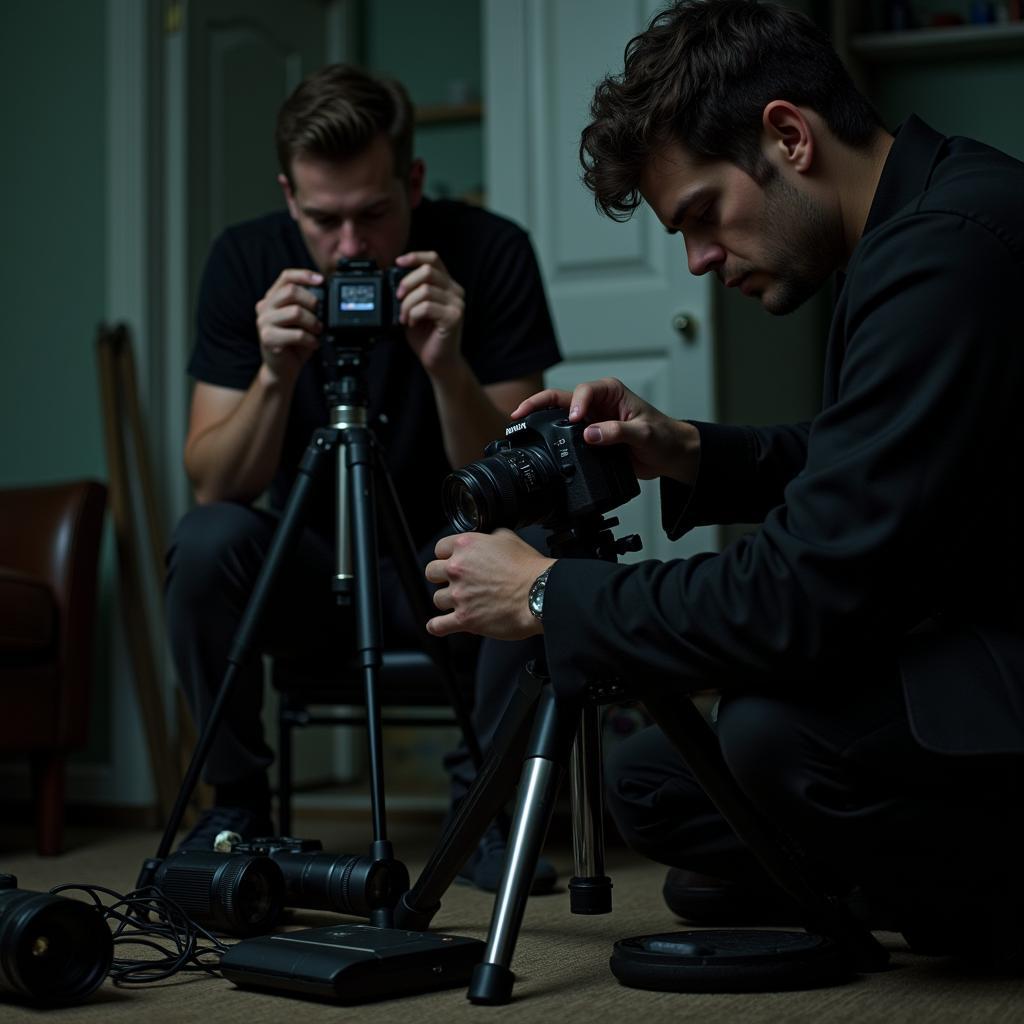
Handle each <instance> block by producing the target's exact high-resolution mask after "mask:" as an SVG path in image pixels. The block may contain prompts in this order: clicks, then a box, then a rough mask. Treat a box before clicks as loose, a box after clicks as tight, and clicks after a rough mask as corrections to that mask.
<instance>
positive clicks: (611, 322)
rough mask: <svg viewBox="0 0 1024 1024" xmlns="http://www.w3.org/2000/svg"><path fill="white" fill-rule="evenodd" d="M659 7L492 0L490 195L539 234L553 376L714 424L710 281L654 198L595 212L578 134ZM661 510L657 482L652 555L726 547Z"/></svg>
mask: <svg viewBox="0 0 1024 1024" xmlns="http://www.w3.org/2000/svg"><path fill="white" fill-rule="evenodd" d="M656 6H658V5H657V4H655V3H652V2H651V0H632V2H629V3H623V2H621V0H557V2H553V3H545V2H543V0H486V3H485V9H484V11H485V18H484V45H485V65H486V68H487V78H486V91H487V96H486V107H487V120H486V125H485V147H486V165H487V166H486V178H487V186H488V188H487V199H488V205H489V206H490V207H491V208H492V209H495V210H497V211H498V212H501V213H504V214H506V215H507V216H509V217H511V218H513V219H514V220H517V221H518V222H519V223H521V224H523V225H524V226H525V227H526V228H527V229H528V230H529V231H530V233H531V237H532V239H533V242H534V246H535V248H536V250H537V255H538V259H539V261H540V264H541V268H542V271H543V273H544V278H545V283H546V286H547V289H548V297H549V300H550V302H551V306H552V313H553V315H554V318H555V323H556V327H557V330H558V336H559V342H560V344H561V347H562V352H563V354H564V356H565V362H564V363H563V364H562V365H561V366H559V367H558V368H556V370H555V371H553V372H551V373H549V374H548V375H547V379H548V380H549V381H551V382H557V384H558V385H559V386H568V387H571V386H572V385H573V384H576V383H578V382H579V381H582V380H587V379H591V378H592V377H602V376H608V375H613V376H618V377H620V378H621V379H622V380H623V381H625V382H626V383H627V384H628V385H629V386H630V387H632V388H633V389H634V390H636V391H637V392H638V393H639V394H641V395H643V397H645V398H647V399H648V400H650V401H652V402H653V403H654V404H655V405H657V406H658V407H659V408H661V409H663V410H664V411H665V412H667V413H669V414H671V415H675V416H680V417H682V416H685V417H689V418H693V419H713V418H714V397H713V396H714V388H713V348H712V342H713V332H712V324H711V321H710V310H711V303H710V296H709V284H708V282H707V280H706V279H704V278H694V277H691V276H690V275H689V272H688V270H687V267H686V261H685V256H684V252H683V250H682V246H681V244H680V242H679V240H678V236H669V235H667V234H666V232H665V230H664V229H663V228H662V226H661V224H660V223H659V222H658V220H657V218H656V217H655V216H654V215H653V214H652V213H651V211H650V210H649V209H648V208H647V207H646V206H644V207H641V208H640V209H639V210H638V211H637V212H636V214H634V216H633V217H632V218H631V219H630V220H629V221H627V222H626V223H624V224H620V223H616V222H614V221H612V220H610V219H609V218H607V217H604V216H602V215H600V214H599V213H598V212H597V210H596V209H595V207H594V202H593V197H592V196H591V194H590V193H589V192H588V191H587V190H586V189H585V188H584V187H583V185H582V184H581V182H580V174H581V168H580V163H579V152H578V151H579V141H580V132H581V130H582V128H583V127H584V125H585V124H586V123H587V121H588V120H589V104H590V100H591V97H592V94H593V89H594V86H595V85H596V83H597V82H598V81H599V80H600V79H601V78H602V77H603V76H604V75H605V74H606V73H608V72H613V73H618V72H620V71H621V69H622V60H623V50H624V48H625V45H626V43H627V42H628V40H629V39H630V38H631V37H632V36H633V35H635V34H636V33H637V32H638V31H641V30H642V29H643V28H644V26H645V25H646V23H647V21H648V19H649V17H650V15H651V13H652V12H653V10H654V9H655V8H656ZM584 38H585V43H583V42H582V40H583V39H584ZM679 313H684V314H686V316H687V317H688V322H689V324H690V325H691V330H690V332H689V333H688V334H687V335H686V336H683V335H681V334H680V333H679V331H677V330H676V329H675V328H674V327H673V320H674V318H675V317H676V315H677V314H679ZM633 505H636V506H637V509H636V510H635V511H634V510H633V508H632V506H633ZM659 515H660V512H659V510H658V508H657V487H656V486H650V485H648V486H646V487H645V488H644V495H643V497H642V498H640V499H637V500H636V501H635V502H633V503H631V506H630V511H629V512H628V513H624V519H626V518H628V519H630V520H632V519H634V518H635V519H636V521H638V522H641V523H643V524H644V529H643V540H644V553H645V556H646V557H648V558H651V557H657V558H669V557H679V556H681V555H685V554H689V553H692V552H694V551H697V550H708V549H709V548H710V547H712V546H713V545H714V540H715V535H714V532H713V531H711V530H703V531H695V532H694V534H692V535H689V536H688V537H687V538H686V539H685V540H684V541H683V542H681V543H678V544H672V545H670V544H669V543H668V542H667V540H666V539H665V538H664V537H663V536H662V535H661V532H660V528H657V523H658V521H659Z"/></svg>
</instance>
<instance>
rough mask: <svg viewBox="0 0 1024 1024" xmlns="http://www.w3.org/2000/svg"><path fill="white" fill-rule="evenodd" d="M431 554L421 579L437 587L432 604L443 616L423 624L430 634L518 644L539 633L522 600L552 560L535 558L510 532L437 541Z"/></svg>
mask: <svg viewBox="0 0 1024 1024" xmlns="http://www.w3.org/2000/svg"><path fill="white" fill-rule="evenodd" d="M434 554H435V555H437V560H436V561H433V562H430V563H428V565H427V570H426V576H427V579H428V580H429V581H430V582H431V583H439V584H442V586H441V589H440V590H438V591H436V593H435V594H434V604H435V605H436V606H437V607H438V608H439V609H440V610H441V611H442V612H446V613H447V614H445V615H439V616H438V617H437V618H433V619H431V620H430V621H429V622H428V623H427V631H428V632H429V633H433V634H434V636H447V635H448V634H449V633H459V632H463V633H477V634H479V635H480V636H489V637H493V638H494V639H495V640H522V639H523V638H524V637H528V636H534V635H535V634H538V633H542V632H543V629H542V627H541V624H540V622H539V621H538V620H537V619H536V618H534V617H533V616H532V615H531V614H530V609H529V606H528V604H527V598H528V597H529V594H530V587H531V586H532V585H533V581H534V580H535V579H536V578H537V577H538V576H539V575H540V574H541V573H542V572H543V571H544V570H545V569H547V568H548V567H549V566H551V565H554V563H555V559H553V558H545V557H544V556H543V555H541V554H538V552H537V551H535V550H534V549H533V548H532V547H530V545H529V544H527V543H526V542H525V541H523V540H520V538H519V537H517V536H516V535H515V534H514V533H512V531H511V530H495V531H494V533H491V534H485V533H457V534H454V535H452V536H450V537H442V538H441V540H439V541H438V542H437V546H436V547H435V548H434Z"/></svg>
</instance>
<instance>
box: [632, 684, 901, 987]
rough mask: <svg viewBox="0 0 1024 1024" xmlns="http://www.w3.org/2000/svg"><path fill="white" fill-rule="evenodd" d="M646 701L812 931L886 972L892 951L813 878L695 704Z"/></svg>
mask: <svg viewBox="0 0 1024 1024" xmlns="http://www.w3.org/2000/svg"><path fill="white" fill-rule="evenodd" d="M644 704H645V706H646V707H647V710H648V711H649V712H650V713H651V716H652V717H653V718H654V720H655V722H656V723H657V724H658V726H659V727H660V728H661V730H662V731H663V732H664V733H665V735H666V736H667V737H668V738H669V740H670V741H671V742H672V744H673V746H674V747H675V748H676V749H677V750H678V751H679V754H680V755H681V756H682V758H683V760H684V761H685V762H686V764H687V765H688V766H689V768H690V771H691V772H692V773H693V775H694V778H696V780H697V782H698V783H700V786H701V788H702V789H703V790H704V792H705V793H707V795H708V796H709V797H710V799H711V801H712V803H714V805H715V806H716V807H717V808H718V810H719V811H720V812H721V814H722V817H724V818H725V820H726V821H727V822H728V823H729V825H730V826H731V827H732V830H733V831H734V832H735V833H736V835H737V837H738V838H739V839H740V840H741V841H742V842H744V843H746V845H747V846H748V847H749V848H750V850H751V852H753V853H754V855H755V856H756V857H757V858H758V860H759V861H760V862H761V864H762V866H763V867H764V868H765V869H766V870H767V871H768V873H769V874H770V875H771V877H772V878H773V879H774V880H775V881H776V882H777V883H778V884H779V885H780V886H781V887H782V888H783V889H784V890H785V891H786V892H787V893H789V895H790V896H792V897H793V899H794V900H796V902H797V903H798V904H799V906H800V907H801V908H802V909H803V911H804V914H805V918H806V920H805V922H804V923H805V926H806V928H807V930H808V931H809V932H812V933H814V934H816V935H827V936H828V937H829V938H831V939H834V940H836V941H837V942H839V943H841V944H842V945H843V946H844V947H845V948H846V949H847V950H848V951H849V952H850V954H851V955H852V956H853V958H854V960H855V963H856V965H857V968H858V970H861V971H878V970H882V969H883V968H884V967H885V966H886V964H887V963H888V962H889V954H888V953H887V952H886V951H885V949H883V948H882V946H881V945H880V944H879V942H878V940H877V939H876V938H875V937H874V936H873V935H872V934H871V932H869V931H868V930H867V929H866V928H865V927H863V926H862V925H861V924H860V923H859V922H858V921H857V920H856V919H855V918H854V917H853V915H852V914H851V913H850V911H849V910H848V908H847V907H846V905H845V904H843V903H842V902H840V901H839V900H838V899H837V898H836V897H834V896H832V895H830V894H826V893H823V892H822V891H821V890H820V889H819V888H818V887H817V886H815V885H814V884H813V883H812V882H811V881H810V876H809V873H808V871H807V869H806V867H805V865H804V858H803V855H802V854H801V853H800V852H799V851H798V850H797V849H796V848H795V847H794V845H793V843H792V840H790V839H789V837H788V836H786V835H785V834H783V833H782V832H781V831H780V830H778V829H777V828H774V827H772V826H771V825H770V824H769V822H767V821H766V820H765V818H764V817H763V815H761V814H760V813H759V812H758V811H757V809H756V808H755V807H754V806H753V805H752V804H751V803H750V801H749V800H748V799H747V797H746V795H745V794H744V793H743V791H742V790H741V789H740V788H739V785H738V784H737V783H736V781H735V780H734V779H733V777H732V774H731V773H730V771H729V768H728V766H727V765H726V763H725V760H724V759H723V757H722V751H721V748H720V747H719V745H718V740H717V739H716V738H715V735H714V733H713V732H712V731H711V729H710V728H709V727H708V725H707V723H706V722H705V721H704V719H703V718H702V717H701V714H700V712H699V711H698V710H697V709H696V708H695V707H694V705H693V702H692V701H690V700H689V699H688V698H685V697H684V698H682V699H676V698H672V699H668V698H665V697H659V696H655V697H645V698H644Z"/></svg>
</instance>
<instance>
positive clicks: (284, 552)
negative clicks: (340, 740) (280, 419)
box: [136, 430, 337, 888]
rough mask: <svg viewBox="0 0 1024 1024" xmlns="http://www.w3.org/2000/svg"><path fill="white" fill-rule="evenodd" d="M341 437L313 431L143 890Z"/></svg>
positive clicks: (167, 846)
mask: <svg viewBox="0 0 1024 1024" xmlns="http://www.w3.org/2000/svg"><path fill="white" fill-rule="evenodd" d="M336 440H337V439H336V435H335V434H334V432H333V431H330V430H318V431H317V432H316V433H315V434H314V435H313V440H312V441H311V442H310V444H309V447H308V448H307V449H306V453H305V455H304V456H303V458H302V462H301V464H300V465H299V472H298V475H297V476H296V478H295V484H294V485H293V487H292V490H291V493H290V494H289V495H288V501H287V503H286V505H285V508H284V511H283V513H282V514H281V522H280V523H279V524H278V527H277V530H276V531H275V532H274V537H273V540H272V541H271V543H270V548H269V549H268V551H267V556H266V558H265V559H264V561H263V565H262V567H261V568H260V573H259V576H257V578H256V583H255V584H254V585H253V589H252V595H251V596H250V598H249V601H248V603H247V604H246V606H245V612H244V613H243V615H242V620H241V622H240V623H239V624H238V629H237V631H236V633H235V637H234V640H233V642H232V645H231V651H230V653H229V654H228V667H227V670H226V671H225V673H224V681H223V682H222V683H221V686H220V690H219V691H218V692H217V698H216V700H215V701H214V703H213V707H212V708H211V709H210V714H209V716H208V717H207V720H206V724H205V725H204V727H203V731H202V733H201V735H200V737H199V740H198V742H197V743H196V749H195V751H194V752H193V754H192V759H191V761H190V762H189V766H188V770H187V771H186V772H185V777H184V779H183V780H182V783H181V787H180V788H179V790H178V795H177V798H176V799H175V802H174V807H173V808H172V810H171V815H170V817H169V818H168V820H167V825H166V827H165V829H164V834H163V838H162V839H161V840H160V846H159V847H158V848H157V852H156V857H155V858H150V859H148V860H146V861H145V863H144V864H143V867H142V871H141V873H140V875H139V878H138V882H137V883H136V887H137V888H142V887H143V886H146V885H150V884H151V883H152V881H153V876H154V874H155V872H156V869H157V867H159V862H160V861H161V860H163V859H164V858H165V857H166V856H167V854H168V853H170V850H171V845H172V844H173V842H174V837H175V835H176V834H177V832H178V828H179V827H180V826H181V819H182V818H183V817H184V815H185V809H186V807H187V806H188V802H189V800H190V799H191V797H192V791H193V790H194V789H195V787H196V783H197V782H198V781H199V773H200V772H201V771H202V768H203V765H204V764H205V763H206V758H207V755H208V754H209V752H210V747H212V746H213V741H214V738H215V737H216V735H217V729H218V727H219V726H220V720H221V716H222V715H223V713H224V707H225V706H226V704H227V702H228V700H229V698H230V696H231V691H232V690H233V689H234V684H235V679H236V677H237V675H238V669H239V667H240V666H241V665H243V664H244V663H245V662H246V661H247V660H248V658H249V657H250V656H251V655H252V651H253V647H254V645H255V640H256V632H257V630H258V628H259V626H260V624H261V622H262V619H263V612H264V610H265V608H266V606H267V601H268V600H269V598H270V595H271V593H272V592H273V588H274V581H275V580H276V579H277V575H278V573H279V571H280V569H281V566H282V565H284V563H285V561H286V560H287V559H288V558H289V557H290V556H291V553H292V551H293V550H294V547H295V544H296V543H297V541H298V539H299V532H300V530H301V528H302V518H303V513H304V511H305V507H306V502H307V501H308V499H309V495H310V493H311V491H312V487H313V483H314V480H315V479H316V475H317V473H319V472H320V470H321V468H322V466H323V464H324V463H323V457H324V456H325V455H326V454H327V453H328V452H329V451H330V450H331V449H332V448H333V447H334V445H335V443H336Z"/></svg>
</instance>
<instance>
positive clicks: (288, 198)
mask: <svg viewBox="0 0 1024 1024" xmlns="http://www.w3.org/2000/svg"><path fill="white" fill-rule="evenodd" d="M277 183H278V185H280V186H281V191H282V192H283V193H284V201H285V203H286V204H287V205H288V212H289V213H290V214H291V215H292V220H298V219H299V207H298V204H297V203H296V202H295V193H294V192H293V191H292V183H291V182H290V181H289V180H288V178H287V177H286V176H285V175H283V174H279V175H278V176H277Z"/></svg>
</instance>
